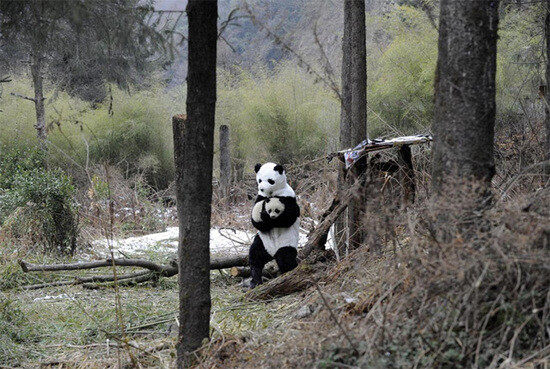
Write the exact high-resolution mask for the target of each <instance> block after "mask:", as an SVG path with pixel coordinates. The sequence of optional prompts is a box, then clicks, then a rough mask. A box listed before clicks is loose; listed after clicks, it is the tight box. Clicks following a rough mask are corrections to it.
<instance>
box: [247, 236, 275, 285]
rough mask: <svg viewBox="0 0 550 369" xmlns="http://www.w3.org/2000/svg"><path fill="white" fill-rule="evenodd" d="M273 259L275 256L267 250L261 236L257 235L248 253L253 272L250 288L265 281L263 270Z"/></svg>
mask: <svg viewBox="0 0 550 369" xmlns="http://www.w3.org/2000/svg"><path fill="white" fill-rule="evenodd" d="M271 260H273V258H272V257H271V255H269V254H268V253H267V251H266V250H265V247H264V244H263V242H262V240H261V238H260V236H258V235H256V237H254V241H253V242H252V245H251V246H250V251H249V253H248V263H249V265H250V272H251V273H252V281H251V282H250V288H254V287H256V286H257V285H259V284H262V283H263V281H262V271H263V269H264V266H265V264H267V263H268V262H269V261H271Z"/></svg>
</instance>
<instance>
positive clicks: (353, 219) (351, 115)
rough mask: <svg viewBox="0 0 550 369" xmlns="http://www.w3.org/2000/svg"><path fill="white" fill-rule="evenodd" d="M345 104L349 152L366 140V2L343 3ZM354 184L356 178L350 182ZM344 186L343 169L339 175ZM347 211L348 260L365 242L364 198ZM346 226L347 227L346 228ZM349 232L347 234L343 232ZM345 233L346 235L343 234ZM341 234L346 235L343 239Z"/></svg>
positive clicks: (343, 132)
mask: <svg viewBox="0 0 550 369" xmlns="http://www.w3.org/2000/svg"><path fill="white" fill-rule="evenodd" d="M342 51H343V58H342V95H341V98H342V101H341V113H340V145H341V147H342V148H349V147H353V146H355V145H357V144H358V143H360V142H361V141H363V140H364V139H366V138H367V65H366V55H367V52H366V31H365V1H364V0H345V1H344V38H343V40H342ZM366 163H367V159H366V157H363V158H361V159H360V160H359V161H358V162H357V163H356V164H355V165H354V168H353V177H359V176H364V175H365V173H366V168H367V165H366ZM349 181H352V182H353V178H351V177H350V178H349ZM339 182H340V183H343V182H344V169H343V168H342V169H341V171H340V175H339ZM350 183H351V182H350ZM363 192H364V191H361V196H360V197H359V199H358V201H357V202H356V203H354V204H350V206H349V208H348V209H347V219H346V220H344V219H341V220H340V221H339V222H338V223H337V232H336V233H337V240H340V241H339V242H338V243H337V244H338V250H339V251H338V254H339V255H342V256H345V255H346V248H347V247H350V248H357V247H358V246H359V245H361V243H362V242H363V240H364V232H363V230H362V226H361V220H362V218H363V214H364V211H365V196H364V193H363ZM344 224H345V225H346V226H344ZM345 228H347V230H344V229H345ZM342 230H344V231H342ZM342 233H345V236H344V237H343V235H342Z"/></svg>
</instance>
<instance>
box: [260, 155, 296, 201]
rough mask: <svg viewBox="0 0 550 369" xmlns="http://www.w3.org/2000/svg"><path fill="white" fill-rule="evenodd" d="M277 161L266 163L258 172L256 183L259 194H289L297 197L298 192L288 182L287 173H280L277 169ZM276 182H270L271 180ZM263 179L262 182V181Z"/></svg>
mask: <svg viewBox="0 0 550 369" xmlns="http://www.w3.org/2000/svg"><path fill="white" fill-rule="evenodd" d="M276 165H277V164H275V163H265V164H264V165H262V166H261V167H260V170H258V173H256V183H258V194H259V195H261V196H264V197H272V196H289V197H296V193H295V192H294V190H293V189H292V187H290V186H289V185H288V183H286V173H285V172H284V171H283V174H280V173H279V172H277V171H276V170H275V166H276ZM270 179H271V180H273V181H274V182H275V183H274V184H270V183H269V180H270ZM260 180H261V182H260Z"/></svg>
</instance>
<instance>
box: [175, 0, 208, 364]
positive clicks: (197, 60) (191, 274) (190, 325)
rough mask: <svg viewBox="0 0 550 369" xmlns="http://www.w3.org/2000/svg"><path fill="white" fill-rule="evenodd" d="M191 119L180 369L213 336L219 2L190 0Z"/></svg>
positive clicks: (182, 225)
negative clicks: (212, 225) (212, 214)
mask: <svg viewBox="0 0 550 369" xmlns="http://www.w3.org/2000/svg"><path fill="white" fill-rule="evenodd" d="M187 16H188V19H189V38H188V45H189V57H188V63H189V67H188V76H187V120H183V119H177V118H175V119H174V140H175V142H174V147H175V150H174V153H175V162H176V198H177V206H178V219H179V229H180V236H179V237H180V238H179V248H178V266H179V269H180V270H185V271H186V273H179V274H178V282H179V302H180V306H179V310H180V314H179V315H180V329H179V338H178V345H177V357H178V358H177V363H178V368H184V367H188V366H190V364H191V363H192V360H193V356H192V354H190V353H191V352H192V351H194V350H196V349H197V348H198V347H200V346H201V344H202V341H203V340H204V339H205V338H208V337H209V329H210V306H211V302H210V250H209V241H210V240H209V235H210V231H209V230H210V211H211V201H212V167H213V163H212V160H213V150H214V126H215V108H216V41H217V36H218V34H217V18H218V3H217V1H216V0H208V1H206V0H202V1H201V0H190V1H189V2H188V4H187Z"/></svg>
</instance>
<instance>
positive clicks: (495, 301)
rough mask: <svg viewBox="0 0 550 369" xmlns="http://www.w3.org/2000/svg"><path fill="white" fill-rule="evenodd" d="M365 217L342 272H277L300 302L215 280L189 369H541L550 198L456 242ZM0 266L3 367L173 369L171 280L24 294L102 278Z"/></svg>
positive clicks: (419, 213)
mask: <svg viewBox="0 0 550 369" xmlns="http://www.w3.org/2000/svg"><path fill="white" fill-rule="evenodd" d="M454 196H457V194H454ZM373 209H374V208H373ZM375 209H377V212H372V213H371V214H374V215H373V216H371V217H366V218H365V227H366V229H368V230H369V233H368V234H367V241H366V243H367V245H369V246H368V247H366V246H364V247H361V248H359V249H357V250H355V251H352V252H351V253H350V254H349V255H348V257H346V258H344V259H343V260H342V261H340V262H336V261H334V260H331V259H324V260H319V261H315V260H314V261H313V262H311V263H306V262H303V263H302V264H301V265H300V266H299V267H298V268H297V269H296V270H295V271H293V272H290V273H289V274H288V275H294V273H295V272H297V273H296V274H295V275H297V276H298V277H300V276H301V274H299V273H302V272H303V273H305V274H303V276H302V279H307V280H308V283H307V284H306V287H304V288H303V289H302V290H300V291H298V292H294V293H290V294H287V295H284V296H280V297H275V298H267V299H265V298H257V297H254V295H253V294H251V293H250V292H249V290H248V288H246V287H245V286H244V285H243V283H242V280H241V278H235V277H232V276H231V275H230V274H229V273H228V272H227V271H212V273H211V282H212V284H211V286H212V288H211V296H212V314H211V340H210V341H208V342H205V343H204V345H203V347H202V348H201V349H199V350H198V351H197V352H196V356H197V365H196V367H197V368H251V367H254V368H472V367H478V368H495V369H497V368H502V369H512V368H517V369H520V368H522V369H535V368H547V367H549V366H550V273H549V270H550V267H549V266H550V253H549V252H548V250H549V247H550V246H549V245H550V213H549V212H550V210H549V209H550V192H549V191H547V190H543V191H539V192H537V193H535V194H534V195H529V196H527V197H525V198H519V197H518V199H517V200H514V201H509V202H498V203H496V204H495V205H494V206H493V207H492V208H491V209H490V210H488V211H487V212H486V213H484V214H483V215H482V216H480V218H479V219H478V220H477V221H476V223H475V224H474V226H475V227H477V228H474V229H473V230H471V231H469V232H473V233H471V234H473V235H475V236H470V240H468V241H465V238H463V236H462V234H461V232H463V231H464V229H462V228H456V229H455V228H450V233H449V234H451V235H453V237H451V238H450V239H449V240H448V241H445V242H441V241H439V240H438V239H437V238H436V237H435V236H434V233H433V228H431V227H432V226H433V224H438V223H437V220H438V219H440V217H441V215H440V213H437V212H436V213H432V211H436V210H437V209H436V210H433V209H431V210H430V209H429V208H428V207H422V206H418V207H416V208H410V209H406V210H404V211H399V212H395V211H391V212H388V213H387V214H385V213H382V209H383V207H375ZM445 216H447V217H448V216H449V214H447V213H446V215H445ZM452 216H457V217H458V216H461V215H460V214H459V213H458V212H457V214H452ZM457 219H462V218H457ZM389 220H391V221H389ZM304 224H307V222H304ZM449 224H451V226H452V227H455V226H456V225H457V224H458V225H460V224H463V223H460V222H459V221H458V220H457V221H449ZM233 226H234V225H233ZM235 228H239V227H235ZM252 235H253V234H252V233H249V231H239V230H238V229H219V228H215V229H212V230H211V242H212V249H213V250H214V251H215V252H214V254H217V255H220V254H223V255H228V254H235V253H244V252H246V250H247V248H248V245H249V242H250V238H251V237H252ZM304 237H305V232H304ZM176 240H177V232H175V229H173V228H172V229H170V228H169V229H167V231H166V232H162V233H157V234H154V235H147V236H143V238H130V239H126V240H120V241H117V242H112V243H110V245H111V248H109V243H107V242H105V241H96V242H95V243H93V247H92V248H91V249H88V250H83V251H82V252H81V253H80V254H79V255H78V256H77V257H76V259H75V260H72V261H77V260H90V259H99V258H105V256H106V255H109V254H110V252H111V250H113V252H114V253H115V254H120V255H122V256H123V257H128V258H143V259H147V260H150V261H154V262H157V263H160V264H166V263H168V262H169V261H170V260H172V259H173V258H174V254H175V251H176V244H177V243H176ZM302 244H303V242H302ZM92 250H93V252H92ZM115 256H118V255H115ZM25 258H26V260H27V261H29V262H33V263H54V262H59V261H58V260H57V261H56V260H53V259H51V258H50V259H48V257H43V256H38V255H35V257H33V256H30V255H28V254H27V255H26V256H25ZM0 262H2V263H1V265H2V268H0V287H1V290H2V291H1V292H0V318H1V319H0V368H15V367H21V368H130V367H135V368H174V367H175V360H176V356H175V353H176V351H175V345H176V339H177V323H178V291H177V278H176V277H171V278H161V279H159V280H158V281H151V282H147V283H144V284H140V285H137V286H131V287H127V286H120V285H117V286H116V287H115V288H113V287H102V288H98V289H87V288H84V287H83V286H78V285H76V286H75V285H72V286H58V287H47V288H42V289H37V290H25V289H23V286H24V285H29V284H35V283H44V282H51V281H58V280H67V279H70V278H74V277H75V276H89V275H91V274H92V273H96V274H97V273H99V274H109V273H112V268H104V269H103V270H101V271H98V270H94V271H64V272H55V273H52V272H50V273H42V272H38V273H23V272H22V271H21V268H20V267H19V265H18V264H17V256H13V255H7V254H0ZM125 268H126V267H125ZM130 271H132V269H131V268H130V269H128V268H126V269H124V272H130ZM119 272H121V267H117V273H119ZM264 286H265V285H264ZM267 286H269V284H267ZM262 288H263V287H262ZM255 291H256V290H255Z"/></svg>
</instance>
